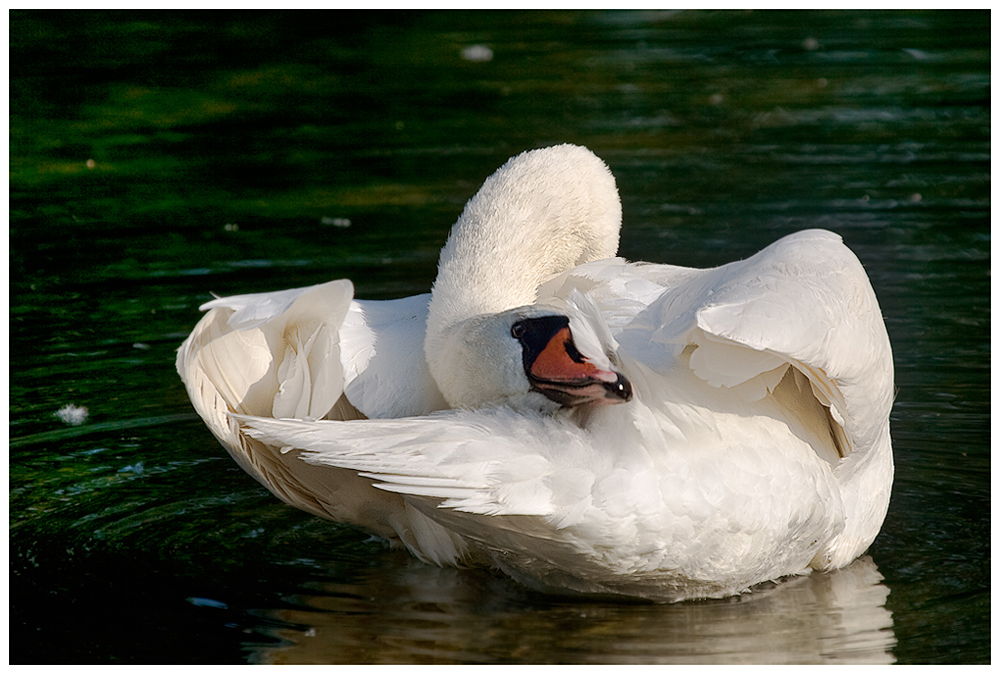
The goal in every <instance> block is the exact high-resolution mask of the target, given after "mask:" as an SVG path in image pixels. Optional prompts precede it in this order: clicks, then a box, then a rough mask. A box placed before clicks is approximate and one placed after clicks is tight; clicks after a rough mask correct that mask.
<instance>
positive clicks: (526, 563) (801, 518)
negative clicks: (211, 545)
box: [177, 145, 893, 601]
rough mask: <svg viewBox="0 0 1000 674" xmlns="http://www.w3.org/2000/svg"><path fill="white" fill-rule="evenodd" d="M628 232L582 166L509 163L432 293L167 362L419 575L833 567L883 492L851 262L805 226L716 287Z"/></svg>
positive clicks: (871, 534)
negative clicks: (411, 560) (624, 243)
mask: <svg viewBox="0 0 1000 674" xmlns="http://www.w3.org/2000/svg"><path fill="white" fill-rule="evenodd" d="M620 220H621V207H620V202H619V199H618V193H617V188H616V187H615V182H614V179H613V178H612V176H611V174H610V172H609V171H608V169H607V167H606V166H605V165H604V164H603V162H601V160H599V159H598V158H597V157H595V156H594V155H593V154H592V153H591V152H590V151H589V150H587V149H585V148H581V147H575V146H569V145H563V146H558V147H552V148H547V149H543V150H536V151H532V152H527V153H524V154H522V155H519V156H517V157H515V158H513V159H511V160H510V161H508V162H507V163H506V164H505V165H504V166H503V167H502V168H500V169H499V170H498V171H497V172H496V173H495V174H493V175H492V176H491V177H490V178H489V179H488V180H487V181H486V183H485V184H484V185H483V187H482V188H481V189H480V191H479V192H478V193H477V194H476V196H475V197H474V198H473V199H472V200H471V201H470V202H469V204H468V205H467V206H466V208H465V211H464V212H463V213H462V216H461V217H460V218H459V220H458V222H457V223H456V225H455V227H454V228H453V230H452V233H451V236H450V238H449V240H448V243H447V244H446V246H445V248H444V250H443V251H442V254H441V261H440V265H439V274H438V278H437V280H436V282H435V284H434V288H433V292H432V293H431V295H420V296H417V297H411V298H406V299H400V300H391V301H386V302H365V301H359V300H354V299H352V295H353V288H352V286H351V284H350V282H349V281H346V280H341V281H333V282H330V283H325V284H322V285H318V286H313V287H309V288H301V289H296V290H287V291H282V292H274V293H264V294H258V295H242V296H238V297H229V298H224V299H216V300H214V301H212V302H209V303H208V304H206V305H205V306H204V307H203V309H208V310H209V311H208V313H207V314H206V315H205V316H204V317H203V318H202V320H201V322H199V323H198V325H197V327H196V328H195V329H194V331H193V332H192V334H191V335H190V336H189V337H188V339H187V340H186V341H185V342H184V344H183V345H182V346H181V348H180V350H179V352H178V356H177V369H178V372H179V373H180V375H181V377H182V379H183V380H184V382H185V383H186V385H187V389H188V392H189V395H190V397H191V400H192V402H193V404H194V407H195V408H196V409H197V410H198V412H199V413H200V414H201V416H202V417H203V418H204V419H205V422H206V423H207V425H208V427H209V428H210V429H211V430H212V432H213V433H214V434H215V436H216V437H217V438H218V439H219V441H220V442H221V443H222V444H223V446H225V447H226V449H227V450H229V452H230V454H232V456H233V457H234V458H235V459H236V461H237V462H238V463H239V464H240V465H241V466H242V467H243V468H244V469H245V470H246V471H247V472H248V473H250V474H251V475H253V476H254V477H256V478H257V479H258V480H259V481H260V482H261V483H263V484H264V485H265V486H266V487H267V488H268V489H270V490H271V491H272V492H273V493H274V494H276V495H277V496H278V497H279V498H281V499H283V500H284V501H285V502H287V503H289V504H291V505H294V506H297V507H299V508H302V509H304V510H306V511H309V512H311V513H314V514H317V515H319V516H322V517H327V518H330V519H334V520H338V521H343V522H349V523H352V524H355V525H357V526H359V527H362V528H364V529H367V530H369V531H371V532H373V533H375V534H377V535H379V536H383V537H385V538H387V539H389V540H391V541H399V542H401V543H402V544H404V545H405V546H406V547H407V548H408V549H409V550H410V551H411V552H412V553H413V554H415V555H416V556H417V557H419V558H421V559H423V560H426V561H430V562H435V563H438V564H462V563H473V562H477V563H478V562H482V563H487V564H491V565H493V566H495V567H497V568H499V569H501V570H503V571H504V572H506V573H507V574H509V575H510V576H512V577H513V578H515V579H517V580H519V581H520V582H522V583H525V584H526V585H528V586H531V587H534V588H538V589H542V590H546V591H554V592H582V593H595V594H611V595H629V596H638V597H647V598H652V599H657V600H667V601H677V600H682V599H688V598H694V597H721V596H726V595H730V594H734V593H739V592H742V591H745V590H746V589H747V588H749V587H750V586H752V585H754V584H756V583H759V582H762V581H766V580H771V579H776V578H779V577H781V576H785V575H790V574H801V573H807V572H809V571H810V570H811V569H820V570H826V569H833V568H837V567H842V566H845V565H847V564H848V563H850V562H851V561H852V560H854V559H855V558H856V557H857V556H858V555H860V554H861V553H862V552H863V551H864V550H865V549H866V548H867V547H868V546H869V545H870V544H871V542H872V541H873V540H874V538H875V536H876V534H877V533H878V531H879V528H880V527H881V524H882V521H883V519H884V517H885V513H886V509H887V507H888V502H889V491H890V487H891V483H892V475H893V464H892V450H891V445H890V437H889V409H890V407H891V404H892V396H893V369H892V355H891V352H890V346H889V340H888V336H887V334H886V331H885V326H884V324H883V321H882V318H881V315H880V312H879V307H878V303H877V301H876V298H875V294H874V292H873V291H872V288H871V284H870V283H869V280H868V277H867V275H866V274H865V271H864V269H863V268H862V266H861V264H860V263H859V262H858V260H857V258H856V257H855V256H854V255H853V254H852V253H851V252H850V251H849V250H848V249H847V248H846V247H845V246H844V245H843V243H842V242H841V240H840V238H839V237H838V236H836V235H835V234H832V233H830V232H825V231H819V230H812V231H804V232H799V233H797V234H793V235H791V236H788V237H785V238H783V239H781V240H779V241H778V242H776V243H774V244H773V245H771V246H769V247H767V248H766V249H764V250H763V251H761V252H760V253H758V254H757V255H754V256H753V257H751V258H749V259H746V260H743V261H741V262H734V263H732V264H728V265H724V266H722V267H718V268H715V269H704V270H701V269H689V268H683V267H675V266H669V265H654V264H644V263H638V264H632V263H628V262H626V261H624V260H622V259H619V258H615V257H613V256H614V255H615V253H616V250H617V245H618V230H619V225H620Z"/></svg>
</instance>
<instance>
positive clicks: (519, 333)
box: [510, 321, 528, 339]
mask: <svg viewBox="0 0 1000 674" xmlns="http://www.w3.org/2000/svg"><path fill="white" fill-rule="evenodd" d="M526 332H528V326H527V325H526V324H525V322H524V321H518V322H517V323H515V324H514V325H512V326H511V328H510V336H511V337H513V338H514V339H521V338H522V337H524V335H525V333H526Z"/></svg>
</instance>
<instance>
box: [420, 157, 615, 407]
mask: <svg viewBox="0 0 1000 674" xmlns="http://www.w3.org/2000/svg"><path fill="white" fill-rule="evenodd" d="M620 227H621V202H620V200H619V198H618V189H617V187H616V186H615V181H614V178H613V177H612V175H611V172H610V171H609V170H608V168H607V166H605V165H604V162H602V161H601V160H600V159H598V158H597V157H596V156H595V155H594V154H593V153H591V152H590V151H589V150H587V149H586V148H582V147H576V146H572V145H560V146H557V147H552V148H545V149H543V150H535V151H532V152H526V153H523V154H521V155H518V156H517V157H514V158H513V159H511V160H510V161H508V162H507V163H506V164H504V165H503V166H502V167H501V168H500V169H498V170H497V171H496V173H494V174H493V175H492V176H490V177H489V178H488V179H487V180H486V182H485V183H484V184H483V186H482V188H480V190H479V192H478V193H476V195H475V196H474V197H473V198H472V199H471V200H470V201H469V203H468V204H467V205H466V207H465V210H464V211H463V212H462V215H461V216H460V217H459V219H458V222H456V223H455V226H454V227H453V228H452V231H451V235H450V236H449V238H448V242H447V243H446V244H445V247H444V249H443V250H442V251H441V258H440V261H439V263H438V276H437V280H436V281H435V282H434V288H433V291H432V297H431V303H430V309H429V314H428V318H427V337H426V341H425V352H426V355H427V360H428V364H429V365H430V367H431V373H432V374H433V375H434V376H435V379H437V380H438V382H439V384H440V383H441V378H440V377H439V376H438V371H439V368H440V367H442V366H443V365H442V364H441V363H439V361H441V360H442V359H444V358H447V353H446V352H447V351H448V349H447V348H445V345H444V343H443V342H445V341H447V336H448V333H449V332H452V331H453V330H454V329H455V328H456V326H458V325H459V324H460V323H462V322H464V321H466V320H468V319H470V318H473V317H476V316H481V315H484V314H497V313H500V312H502V311H505V310H507V309H512V308H514V307H519V306H523V305H527V304H532V303H534V301H535V297H536V292H537V290H538V287H539V286H540V285H541V284H542V283H544V282H545V281H546V280H548V279H549V278H551V277H552V276H553V275H555V274H559V273H562V272H565V271H569V270H570V269H572V268H574V267H576V266H578V265H580V264H583V263H584V262H589V261H592V260H598V259H602V258H606V257H613V256H614V255H615V254H616V252H617V249H618V233H619V229H620ZM444 393H445V396H446V397H447V392H444Z"/></svg>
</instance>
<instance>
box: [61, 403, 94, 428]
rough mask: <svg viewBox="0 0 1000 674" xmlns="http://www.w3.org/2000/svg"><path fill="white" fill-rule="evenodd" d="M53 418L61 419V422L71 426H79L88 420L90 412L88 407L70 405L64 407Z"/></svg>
mask: <svg viewBox="0 0 1000 674" xmlns="http://www.w3.org/2000/svg"><path fill="white" fill-rule="evenodd" d="M52 416H55V417H59V420H60V421H62V422H64V423H67V424H69V425H70V426H79V425H80V424H82V423H83V422H84V421H86V420H87V417H88V416H90V412H88V411H87V408H86V407H77V406H76V405H73V404H70V405H66V406H64V407H62V408H61V409H60V410H59V411H58V412H56V413H55V414H53V415H52Z"/></svg>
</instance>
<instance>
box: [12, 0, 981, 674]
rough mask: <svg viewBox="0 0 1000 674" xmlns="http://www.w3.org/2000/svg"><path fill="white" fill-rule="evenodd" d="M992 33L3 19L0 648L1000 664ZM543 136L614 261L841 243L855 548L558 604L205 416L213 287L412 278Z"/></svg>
mask: <svg viewBox="0 0 1000 674" xmlns="http://www.w3.org/2000/svg"><path fill="white" fill-rule="evenodd" d="M989 35H990V33H989V14H988V13H985V12H980V13H974V12H962V13H951V12H927V13H925V12H915V13H914V12H888V13H865V12H830V13H773V12H754V13H748V12H735V13H734V12H722V13H697V12H696V13H670V12H625V13H597V12H593V13H500V14H496V13H488V12H484V13H444V14H438V13H410V12H385V13H378V14H353V13H352V14H342V13H334V12H330V13H324V14H318V15H316V14H302V13H295V14H276V15H275V14H227V15H212V16H206V15H202V14H185V13H155V14H144V13H105V12H100V13H76V14H73V13H68V14H67V13H52V12H49V13H33V12H17V13H13V14H12V16H11V21H10V37H11V48H10V53H11V83H10V94H11V103H10V115H11V116H10V148H11V149H10V251H11V252H10V282H11V286H10V287H11V290H10V321H9V326H10V354H11V355H10V394H9V407H10V413H9V415H10V416H9V429H10V437H11V442H10V468H9V474H10V546H9V549H10V560H11V562H10V563H11V567H10V580H11V599H10V611H11V613H10V615H11V622H10V624H11V627H10V637H11V638H10V644H11V648H10V659H11V662H15V663H61V662H77V663H105V662H120V663H158V662H177V663H225V662H243V661H251V662H383V663H388V662H422V663H439V662H445V663H447V662H468V663H481V662H482V663H486V662H489V663H496V662H504V663H527V662H541V663H557V662H559V663H600V662H604V663H612V662H618V663H640V662H643V663H649V662H696V663H730V662H766V663H778V662H781V663H785V662H794V663H799V662H806V663H810V662H894V661H895V662H902V663H929V662H943V663H955V662H967V663H983V662H989V660H990V633H989V625H990V575H989V566H990V565H989V558H990V486H989V485H990V483H989V475H990V458H989V439H990V435H989V421H990V409H989V399H990V392H989V367H990V342H989V332H990V318H989V316H990V313H989V311H990V309H989V294H990V229H989V208H990V202H989V188H990V174H989V170H990V141H989V137H990V75H989V71H990V68H989V65H990V40H989ZM475 45H483V46H485V47H488V48H489V49H490V50H492V59H490V60H482V59H483V58H484V57H482V55H483V54H485V53H486V52H484V51H483V50H478V53H479V54H480V55H481V56H480V58H479V60H468V59H465V58H463V57H462V55H461V54H462V50H463V49H466V48H468V47H470V46H475ZM475 53H477V52H473V54H475ZM559 142H574V143H580V144H583V145H587V146H588V147H590V148H591V149H593V150H594V151H595V152H596V153H597V154H598V155H599V156H601V157H602V158H604V159H605V160H606V161H607V162H608V164H609V165H610V167H611V169H612V171H613V172H614V174H615V176H616V178H617V180H618V185H619V189H620V191H621V195H622V201H623V207H624V220H625V229H624V232H623V237H622V246H621V252H622V254H623V255H625V256H626V257H629V258H632V259H646V260H651V261H655V262H669V263H675V264H686V265H692V266H706V265H714V264H720V263H724V262H729V261H732V260H734V259H738V258H741V257H745V256H747V255H749V254H751V253H753V252H755V251H757V250H758V249H760V248H761V247H762V246H764V245H766V244H767V243H770V242H771V241H773V240H775V239H777V238H779V237H780V236H782V235H784V234H787V233H790V232H792V231H796V230H799V229H803V228H806V227H816V226H818V227H825V228H828V229H832V230H834V231H836V232H838V233H840V234H841V235H842V236H843V237H844V239H845V241H846V242H847V243H848V245H850V246H851V247H852V249H853V250H855V252H856V253H857V254H858V256H859V257H860V259H861V260H862V262H863V263H864V264H865V266H866V268H867V269H868V271H869V274H870V275H871V278H872V282H873V285H874V287H875V290H876V293H877V294H878V296H879V300H880V302H881V305H882V309H883V312H884V315H885V318H886V324H887V327H888V330H889V334H890V337H891V339H892V343H893V349H894V356H895V363H896V382H897V386H898V388H899V392H898V395H897V398H896V403H895V406H894V408H893V414H892V424H893V426H892V429H893V438H894V448H895V459H896V466H897V476H896V482H895V486H894V491H893V499H892V504H891V506H890V510H889V515H888V518H887V520H886V523H885V527H884V529H883V532H882V534H881V535H880V536H879V538H878V539H877V540H876V541H875V543H874V545H873V546H872V548H871V549H870V550H869V553H868V555H867V556H866V557H865V558H864V559H862V560H860V561H859V562H858V563H856V564H855V565H853V566H851V567H849V568H848V569H845V570H842V571H840V572H837V573H833V574H816V575H814V576H811V577H808V578H800V579H795V580H793V581H790V582H785V583H781V584H778V585H776V586H773V587H766V588H759V589H758V591H756V592H754V593H753V594H751V595H748V596H745V597H743V598H740V599H739V600H727V601H707V602H692V603H686V604H678V605H670V606H658V605H649V604H632V603H607V602H592V601H586V600H566V599H558V598H552V597H547V596H543V595H538V594H534V593H531V592H529V591H527V590H525V589H523V588H520V587H518V586H516V585H514V584H513V583H511V582H509V581H507V580H505V579H503V578H501V577H497V576H494V575H491V574H490V573H488V572H485V571H482V570H455V569H438V568H435V567H430V566H426V565H423V564H420V563H419V562H417V561H416V560H414V559H412V558H410V557H409V556H407V555H406V554H405V553H403V552H399V551H395V550H388V549H386V548H385V547H384V546H383V545H382V544H381V543H379V542H377V541H372V540H369V539H368V537H367V536H366V535H365V534H363V533H361V532H358V531H355V530H353V529H351V528H349V527H343V526H339V525H335V524H331V523H328V522H324V521H320V520H317V519H314V518H311V517H309V516H307V515H304V514H302V513H299V512H296V511H294V510H292V509H290V508H287V507H285V506H283V505H282V504H281V503H279V502H277V501H276V500H275V499H274V498H273V497H271V496H270V495H268V494H267V493H266V492H265V491H264V490H263V489H262V488H261V487H259V486H257V485H256V483H255V482H254V481H253V480H251V479H250V478H249V477H247V476H246V475H244V474H243V473H242V472H241V471H240V470H239V468H237V467H236V466H235V464H233V462H232V461H231V460H230V459H229V458H228V457H227V456H226V455H225V453H224V452H223V450H222V449H221V448H220V447H219V446H217V444H216V443H215V442H214V440H213V439H212V437H211V435H210V434H209V433H208V431H207V430H206V429H205V428H204V427H203V426H202V424H201V423H200V421H198V420H197V419H194V418H193V415H192V413H191V409H190V406H189V404H188V402H187V398H186V395H185V393H184V390H183V388H182V386H181V384H180V382H179V380H178V379H177V377H176V374H175V372H174V369H173V358H174V350H175V349H176V347H177V346H178V344H179V343H180V341H181V340H182V339H183V338H184V336H185V335H186V334H187V332H188V331H189V330H190V329H191V328H192V327H193V325H194V323H195V322H196V320H197V318H198V312H197V306H198V305H199V304H200V303H202V302H203V301H205V300H206V299H208V298H209V297H210V296H209V292H215V293H219V294H231V293H236V292H249V291H264V290H275V289H280V288H287V287H294V286H300V285H306V284H311V283H317V282H320V281H325V280H328V279H331V278H341V277H348V278H351V279H353V280H354V282H355V284H356V286H357V292H358V295H359V296H361V297H368V298H389V297H398V296H402V295H409V294H414V293H419V292H425V291H426V290H427V289H428V288H429V287H430V284H431V282H432V281H433V278H434V273H435V264H436V259H437V252H438V249H439V248H440V246H441V245H442V243H443V242H444V239H445V237H446V235H447V231H448V228H449V227H450V225H451V224H452V223H453V222H454V220H455V218H456V217H457V215H458V213H459V212H460V210H461V207H462V205H463V204H464V202H465V200H467V199H468V198H469V197H470V196H471V195H472V194H473V193H474V192H475V190H476V189H477V187H478V186H479V184H480V183H481V182H482V180H483V179H485V178H486V176H488V175H489V174H490V173H491V172H492V171H493V170H495V169H496V168H497V167H498V166H499V165H500V164H502V163H503V161H504V160H505V159H506V158H507V157H509V156H511V155H513V154H516V153H518V152H520V151H522V150H524V149H528V148H531V147H538V146H543V145H547V144H553V143H559ZM348 224H349V226H344V225H348ZM70 404H72V405H76V406H78V407H86V408H87V418H86V420H85V421H84V422H83V423H82V424H81V425H78V426H71V425H68V424H66V423H64V422H63V421H61V420H60V419H59V418H58V417H56V416H54V415H55V414H56V412H57V411H58V410H60V409H61V408H63V407H65V406H66V405H70Z"/></svg>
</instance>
